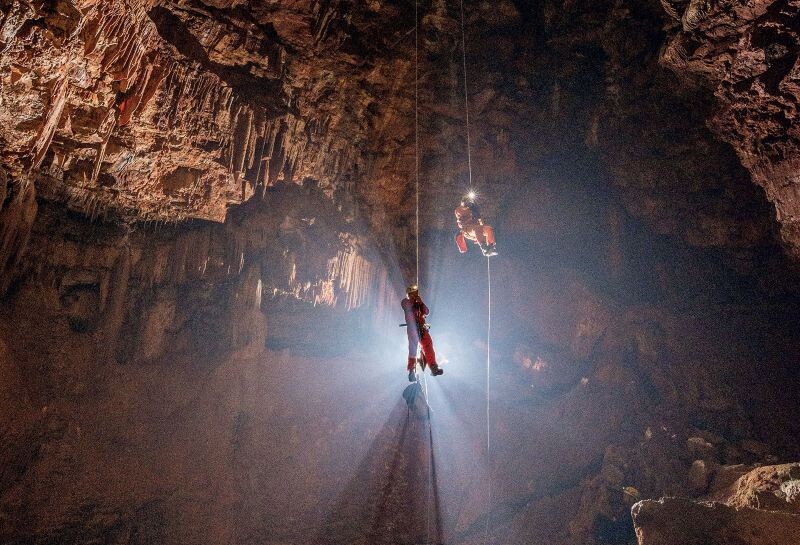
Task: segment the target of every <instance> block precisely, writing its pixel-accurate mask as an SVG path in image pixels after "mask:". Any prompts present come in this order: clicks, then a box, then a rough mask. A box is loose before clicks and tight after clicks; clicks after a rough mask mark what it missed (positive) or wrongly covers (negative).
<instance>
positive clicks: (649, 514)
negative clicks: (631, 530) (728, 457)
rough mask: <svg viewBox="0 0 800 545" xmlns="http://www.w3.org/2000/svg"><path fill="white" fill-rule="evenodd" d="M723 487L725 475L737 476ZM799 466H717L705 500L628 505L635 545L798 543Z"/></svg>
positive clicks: (667, 500)
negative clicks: (713, 482)
mask: <svg viewBox="0 0 800 545" xmlns="http://www.w3.org/2000/svg"><path fill="white" fill-rule="evenodd" d="M743 472H744V474H743V475H741V476H740V477H739V478H738V479H736V481H735V482H733V483H732V484H731V483H729V479H728V478H727V475H729V474H736V473H738V474H741V473H743ZM798 476H800V464H797V463H794V464H784V465H779V466H763V467H757V468H755V469H751V470H750V471H747V468H742V467H741V466H739V467H722V468H719V470H718V476H717V477H716V480H715V484H714V487H713V489H712V491H711V492H710V493H709V494H708V496H707V499H708V500H713V501H692V500H689V499H680V498H664V499H662V500H659V501H653V500H647V501H643V502H640V503H637V504H636V505H634V506H633V509H632V513H633V522H634V525H635V526H636V535H637V537H638V539H639V545H651V544H656V545H670V544H684V543H685V544H692V543H709V542H712V543H716V542H720V543H745V544H748V545H749V544H752V545H761V544H763V545H771V544H778V543H787V544H790V543H792V544H794V543H800V503H798V495H797V484H798V482H799V481H798Z"/></svg>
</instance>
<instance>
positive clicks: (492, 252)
mask: <svg viewBox="0 0 800 545" xmlns="http://www.w3.org/2000/svg"><path fill="white" fill-rule="evenodd" d="M481 251H482V252H483V255H484V256H485V257H493V256H496V255H497V248H496V247H495V244H487V245H486V246H481Z"/></svg>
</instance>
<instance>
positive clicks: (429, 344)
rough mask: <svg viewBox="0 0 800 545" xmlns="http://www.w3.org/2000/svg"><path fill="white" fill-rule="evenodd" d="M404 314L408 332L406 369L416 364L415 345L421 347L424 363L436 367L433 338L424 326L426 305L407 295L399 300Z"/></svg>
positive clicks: (412, 368)
mask: <svg viewBox="0 0 800 545" xmlns="http://www.w3.org/2000/svg"><path fill="white" fill-rule="evenodd" d="M400 306H402V307H403V312H404V313H405V315H406V324H407V326H406V333H408V370H409V371H413V370H414V367H415V366H416V364H417V346H418V345H419V346H420V347H421V348H422V356H423V358H424V360H425V363H426V364H428V365H430V366H431V368H432V369H436V368H437V367H438V365H437V364H436V352H434V351H433V339H431V334H430V333H429V332H428V330H427V329H426V328H425V316H427V315H428V314H429V312H428V307H427V306H426V305H425V303H423V302H422V299H420V298H419V297H417V298H416V299H415V300H413V301H412V300H411V299H409V298H408V297H406V298H405V299H403V300H402V301H401V302H400Z"/></svg>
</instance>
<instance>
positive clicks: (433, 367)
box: [430, 363, 444, 377]
mask: <svg viewBox="0 0 800 545" xmlns="http://www.w3.org/2000/svg"><path fill="white" fill-rule="evenodd" d="M430 368H431V375H433V376H435V377H438V376H439V375H444V369H442V368H441V367H439V366H438V365H437V364H435V363H431V364H430Z"/></svg>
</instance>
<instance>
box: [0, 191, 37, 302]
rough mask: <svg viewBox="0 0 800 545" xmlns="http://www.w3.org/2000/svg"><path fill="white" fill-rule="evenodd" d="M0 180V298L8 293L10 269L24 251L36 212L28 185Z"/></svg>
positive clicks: (10, 276) (32, 193)
mask: <svg viewBox="0 0 800 545" xmlns="http://www.w3.org/2000/svg"><path fill="white" fill-rule="evenodd" d="M3 177H4V179H2V180H0V186H2V188H3V193H4V194H5V195H6V197H5V199H4V201H5V204H3V202H2V201H0V295H2V294H4V293H5V292H6V290H7V289H8V286H9V284H10V282H11V280H12V277H13V269H14V267H15V266H16V264H17V262H18V261H19V259H20V257H21V256H22V254H23V252H24V251H25V246H26V245H27V243H28V239H29V237H30V233H31V228H32V227H33V221H34V219H35V218H36V210H37V204H36V193H35V190H34V187H33V184H32V183H28V182H11V181H9V180H8V179H7V178H5V176H3Z"/></svg>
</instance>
